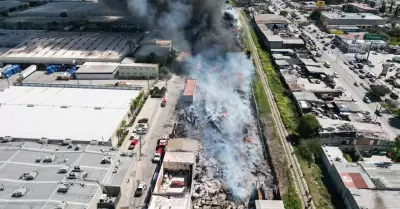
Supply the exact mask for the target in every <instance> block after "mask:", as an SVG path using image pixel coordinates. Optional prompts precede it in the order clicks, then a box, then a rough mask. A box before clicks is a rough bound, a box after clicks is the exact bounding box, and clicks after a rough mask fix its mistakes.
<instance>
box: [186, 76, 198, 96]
mask: <svg viewBox="0 0 400 209" xmlns="http://www.w3.org/2000/svg"><path fill="white" fill-rule="evenodd" d="M195 89H196V80H194V79H190V80H187V81H186V84H185V90H184V91H183V95H184V96H193V94H194V90H195Z"/></svg>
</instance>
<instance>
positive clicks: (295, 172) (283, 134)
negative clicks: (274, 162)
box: [240, 14, 315, 208]
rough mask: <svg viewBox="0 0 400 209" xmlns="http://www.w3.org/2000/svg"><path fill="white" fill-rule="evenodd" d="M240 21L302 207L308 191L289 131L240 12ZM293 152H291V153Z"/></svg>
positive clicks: (305, 201) (305, 203)
mask: <svg viewBox="0 0 400 209" xmlns="http://www.w3.org/2000/svg"><path fill="white" fill-rule="evenodd" d="M240 21H241V22H242V26H243V28H244V31H245V33H246V36H247V37H248V39H249V44H250V50H251V52H252V56H253V59H254V64H255V67H256V70H257V72H258V74H259V76H260V79H261V82H262V84H263V88H264V91H265V93H266V95H267V97H268V103H269V104H270V106H271V115H272V117H273V119H274V121H275V124H276V127H277V132H278V135H279V137H278V138H279V140H281V142H282V144H283V145H284V146H283V148H284V151H285V157H286V159H287V160H288V164H289V165H288V169H289V170H290V172H291V174H292V176H293V178H294V180H295V181H294V184H295V187H296V190H297V192H298V193H299V196H300V197H301V201H302V208H304V207H305V206H307V204H308V203H307V201H308V196H307V195H306V191H307V192H308V187H307V183H306V182H305V180H304V178H302V176H303V174H302V171H301V168H300V164H299V162H298V160H297V157H296V155H295V154H294V150H293V147H292V145H291V144H290V143H289V142H288V141H287V140H286V138H287V137H288V135H289V133H288V132H287V130H286V128H285V126H284V124H283V122H282V119H281V117H280V113H279V109H278V107H277V105H276V103H275V101H274V99H273V95H272V92H271V90H270V89H269V85H268V79H267V76H266V74H265V73H264V70H263V67H262V65H261V60H260V58H259V56H258V52H257V48H256V46H255V44H254V40H253V38H252V37H251V34H250V30H249V26H248V24H247V23H246V21H245V19H244V18H243V16H242V14H240ZM292 153H293V154H292ZM290 165H292V166H293V168H290ZM309 208H315V206H314V203H313V201H312V200H311V201H310V207H309Z"/></svg>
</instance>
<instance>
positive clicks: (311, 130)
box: [297, 114, 321, 139]
mask: <svg viewBox="0 0 400 209" xmlns="http://www.w3.org/2000/svg"><path fill="white" fill-rule="evenodd" d="M319 128H321V124H319V121H318V120H317V118H315V116H314V115H311V114H306V115H303V116H302V117H301V118H300V120H299V124H298V126H297V133H299V136H300V137H301V138H303V139H309V138H313V137H316V136H317V135H318V130H319Z"/></svg>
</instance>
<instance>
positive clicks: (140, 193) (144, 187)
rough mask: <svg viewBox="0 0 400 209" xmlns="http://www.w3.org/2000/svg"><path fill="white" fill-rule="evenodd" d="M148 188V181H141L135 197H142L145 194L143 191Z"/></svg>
mask: <svg viewBox="0 0 400 209" xmlns="http://www.w3.org/2000/svg"><path fill="white" fill-rule="evenodd" d="M146 189H147V186H146V183H145V182H140V183H139V185H138V187H137V188H136V191H135V197H140V196H142V195H143V192H144V191H145V190H146Z"/></svg>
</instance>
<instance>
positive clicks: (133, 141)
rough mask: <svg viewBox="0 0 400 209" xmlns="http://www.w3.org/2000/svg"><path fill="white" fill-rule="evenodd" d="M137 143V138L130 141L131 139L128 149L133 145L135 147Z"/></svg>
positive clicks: (131, 148)
mask: <svg viewBox="0 0 400 209" xmlns="http://www.w3.org/2000/svg"><path fill="white" fill-rule="evenodd" d="M138 143H139V140H138V139H134V140H132V141H131V144H130V145H129V149H130V150H133V149H135V147H136V145H137V144H138Z"/></svg>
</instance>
